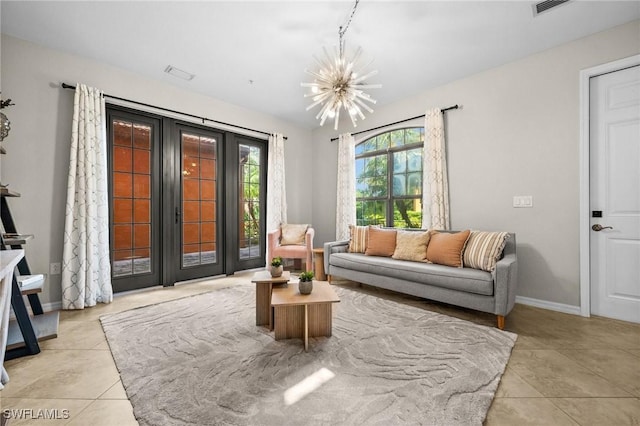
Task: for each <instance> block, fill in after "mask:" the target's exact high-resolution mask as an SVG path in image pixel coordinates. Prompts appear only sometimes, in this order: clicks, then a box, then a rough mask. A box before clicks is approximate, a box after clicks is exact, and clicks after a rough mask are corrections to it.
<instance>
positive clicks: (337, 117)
mask: <svg viewBox="0 0 640 426" xmlns="http://www.w3.org/2000/svg"><path fill="white" fill-rule="evenodd" d="M338 121H340V107H338V108H336V116H335V118H334V120H333V130H338Z"/></svg>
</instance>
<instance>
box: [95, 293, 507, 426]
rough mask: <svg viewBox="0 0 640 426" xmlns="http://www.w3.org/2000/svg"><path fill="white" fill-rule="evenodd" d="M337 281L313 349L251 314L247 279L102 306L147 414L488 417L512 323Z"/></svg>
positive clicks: (155, 419)
mask: <svg viewBox="0 0 640 426" xmlns="http://www.w3.org/2000/svg"><path fill="white" fill-rule="evenodd" d="M334 289H335V290H336V293H338V295H339V297H340V299H341V301H340V303H338V304H336V305H334V319H333V336H332V337H328V338H327V337H321V338H311V339H310V340H309V351H308V352H305V351H304V347H303V344H302V341H301V339H290V340H281V341H275V340H274V338H273V333H272V332H271V333H270V332H269V331H268V330H267V329H266V328H264V327H260V326H256V325H255V287H253V286H251V285H238V286H235V287H229V288H224V289H221V290H216V291H212V292H210V293H205V294H201V295H197V296H192V297H187V298H184V299H179V300H174V301H170V302H165V303H161V304H157V305H152V306H147V307H144V308H138V309H134V310H131V311H127V312H121V313H117V314H112V315H107V316H104V317H102V318H101V321H102V326H103V328H104V331H105V334H106V336H107V340H108V342H109V346H110V348H111V352H112V353H113V357H114V359H115V362H116V365H117V367H118V370H119V371H120V375H121V378H122V382H123V384H124V387H125V389H126V392H127V396H128V397H129V399H130V400H131V403H132V405H133V410H134V414H135V416H136V418H137V419H138V421H139V422H140V424H141V425H170V424H194V425H201V424H238V425H254V424H264V425H271V424H273V425H282V424H285V425H297V424H354V425H355V424H374V423H375V424H398V423H414V424H439V425H458V424H459V425H471V424H478V425H480V424H482V422H483V421H484V419H485V417H486V413H487V411H488V409H489V407H490V405H491V401H492V400H493V397H494V395H495V391H496V389H497V387H498V384H499V381H500V377H501V376H502V374H503V373H504V369H505V367H506V364H507V361H508V360H509V356H510V354H511V350H512V348H513V345H514V343H515V340H516V338H517V336H516V335H515V334H513V333H509V332H505V331H501V330H498V329H497V328H491V327H486V326H482V325H477V324H474V323H471V322H468V321H464V320H460V319H456V318H451V317H448V316H445V315H442V314H438V313H434V312H430V311H426V310H423V309H420V308H417V307H413V306H407V305H403V304H400V303H397V302H394V301H390V300H385V299H383V298H379V297H376V296H372V295H367V294H363V293H359V292H356V291H352V290H348V289H345V288H340V287H334ZM324 370H327V371H324ZM319 372H322V373H319ZM328 373H329V374H328ZM331 374H333V375H334V377H332V378H329V376H330V375H331ZM314 375H315V376H314ZM310 377H315V382H313V379H310V380H311V381H312V383H307V382H305V380H308V379H309V378H310ZM296 386H298V387H299V388H296ZM291 389H300V393H298V394H297V400H296V402H295V403H293V404H287V399H286V397H285V395H287V392H291ZM294 399H295V398H294Z"/></svg>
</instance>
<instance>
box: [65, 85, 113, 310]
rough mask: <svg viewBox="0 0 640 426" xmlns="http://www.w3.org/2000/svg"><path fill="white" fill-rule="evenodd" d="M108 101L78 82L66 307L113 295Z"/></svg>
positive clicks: (67, 214)
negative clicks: (107, 133) (110, 252)
mask: <svg viewBox="0 0 640 426" xmlns="http://www.w3.org/2000/svg"><path fill="white" fill-rule="evenodd" d="M107 173H108V171H107V137H106V116H105V102H104V97H103V94H102V92H101V91H100V90H98V89H95V88H91V87H87V86H85V85H84V84H78V85H77V86H76V93H75V99H74V108H73V121H72V128H71V151H70V158H69V177H68V185H67V203H66V212H65V227H64V247H63V251H62V308H63V309H84V308H85V307H88V306H95V305H96V303H110V302H111V301H112V300H113V289H112V287H111V263H110V261H109V195H108V188H107V182H108V180H107Z"/></svg>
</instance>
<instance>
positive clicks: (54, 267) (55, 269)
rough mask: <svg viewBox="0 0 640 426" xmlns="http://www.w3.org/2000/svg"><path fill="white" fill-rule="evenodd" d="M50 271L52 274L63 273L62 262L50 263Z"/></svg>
mask: <svg viewBox="0 0 640 426" xmlns="http://www.w3.org/2000/svg"><path fill="white" fill-rule="evenodd" d="M49 273H50V274H51V275H60V274H61V273H62V264H61V263H60V262H56V263H52V264H50V265H49Z"/></svg>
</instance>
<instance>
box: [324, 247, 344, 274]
mask: <svg viewBox="0 0 640 426" xmlns="http://www.w3.org/2000/svg"><path fill="white" fill-rule="evenodd" d="M348 250H349V240H344V241H332V242H328V243H324V272H325V274H331V270H330V267H329V257H330V256H331V253H346V252H347V251H348Z"/></svg>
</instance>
